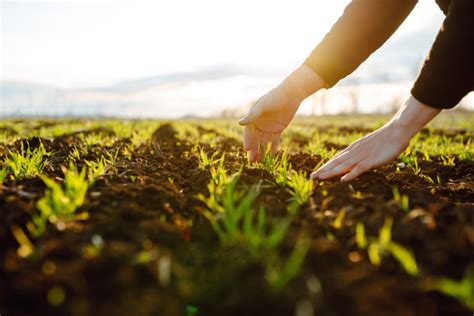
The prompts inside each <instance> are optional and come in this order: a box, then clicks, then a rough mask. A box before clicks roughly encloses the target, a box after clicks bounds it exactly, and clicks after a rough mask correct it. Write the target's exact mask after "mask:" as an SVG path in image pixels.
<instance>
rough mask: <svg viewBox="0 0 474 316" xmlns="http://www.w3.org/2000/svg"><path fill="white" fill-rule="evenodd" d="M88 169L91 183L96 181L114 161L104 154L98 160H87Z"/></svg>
mask: <svg viewBox="0 0 474 316" xmlns="http://www.w3.org/2000/svg"><path fill="white" fill-rule="evenodd" d="M85 163H86V165H87V167H88V171H87V178H88V179H89V181H90V184H92V183H94V182H95V181H96V180H97V178H98V177H100V176H102V175H104V174H105V173H106V172H107V170H108V169H109V168H110V166H111V165H112V162H111V161H110V160H108V159H106V158H105V157H104V156H102V157H100V158H99V159H97V160H96V161H87V160H86V161H85Z"/></svg>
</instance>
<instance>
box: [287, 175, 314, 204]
mask: <svg viewBox="0 0 474 316" xmlns="http://www.w3.org/2000/svg"><path fill="white" fill-rule="evenodd" d="M288 187H289V188H290V189H289V192H290V193H291V195H292V196H293V197H292V198H291V201H290V205H289V206H288V210H289V211H290V213H294V212H296V211H298V209H299V208H300V206H301V205H303V204H304V203H306V202H307V201H308V200H309V198H310V197H311V195H312V194H313V181H312V180H311V179H310V178H309V177H308V176H307V174H306V173H305V172H304V171H299V172H296V171H294V170H292V171H291V174H290V178H289V181H288Z"/></svg>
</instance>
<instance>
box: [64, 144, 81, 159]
mask: <svg viewBox="0 0 474 316" xmlns="http://www.w3.org/2000/svg"><path fill="white" fill-rule="evenodd" d="M67 160H68V161H72V162H77V161H79V160H81V151H80V150H79V149H78V148H77V147H74V149H73V150H71V151H70V152H69V155H68V156H67Z"/></svg>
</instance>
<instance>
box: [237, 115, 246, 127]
mask: <svg viewBox="0 0 474 316" xmlns="http://www.w3.org/2000/svg"><path fill="white" fill-rule="evenodd" d="M246 123H247V116H244V117H242V118H241V119H240V120H239V124H240V125H244V124H246Z"/></svg>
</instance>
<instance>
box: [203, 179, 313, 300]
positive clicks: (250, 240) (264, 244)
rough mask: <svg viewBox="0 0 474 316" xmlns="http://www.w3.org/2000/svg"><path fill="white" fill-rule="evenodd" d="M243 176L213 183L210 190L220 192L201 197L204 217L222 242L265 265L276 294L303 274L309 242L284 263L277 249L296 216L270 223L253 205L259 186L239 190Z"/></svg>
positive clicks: (296, 250)
mask: <svg viewBox="0 0 474 316" xmlns="http://www.w3.org/2000/svg"><path fill="white" fill-rule="evenodd" d="M239 176H240V172H239V173H236V174H234V175H232V176H231V177H229V179H230V180H228V181H226V182H219V183H218V184H216V182H215V181H214V180H211V182H210V183H209V188H212V189H214V188H216V187H219V188H220V189H219V190H214V191H211V190H210V192H209V193H210V196H209V197H205V196H203V195H200V196H199V197H198V198H200V199H201V200H202V201H203V202H205V203H206V205H207V207H208V208H209V210H208V211H204V215H205V216H206V218H207V219H208V220H209V222H210V223H211V225H212V227H213V229H214V231H215V232H216V234H217V236H218V237H219V240H220V241H221V243H223V244H226V245H236V244H238V245H241V246H243V247H244V248H246V249H247V250H248V251H249V253H250V255H251V256H252V258H254V259H255V260H259V261H261V262H262V263H263V264H264V266H265V268H266V271H267V273H266V275H267V280H268V282H269V283H270V285H271V286H272V288H273V289H274V290H275V291H279V290H281V289H282V288H283V287H284V286H285V285H286V284H287V283H288V282H289V281H290V280H291V279H292V278H293V277H295V276H296V275H297V273H298V272H299V270H300V268H301V266H302V264H303V261H304V258H305V256H306V253H307V251H308V249H309V242H307V241H304V242H303V241H300V242H297V244H296V246H295V248H294V250H293V252H292V254H291V255H290V257H289V259H288V260H287V261H286V263H284V264H282V263H281V260H280V257H279V254H278V251H277V249H278V247H279V246H280V244H281V242H282V241H283V239H284V238H285V236H286V233H287V231H288V228H289V226H290V224H291V221H292V218H293V215H291V214H289V215H287V216H286V217H284V218H283V219H279V220H274V221H270V220H269V219H268V218H267V216H266V213H265V210H264V209H263V207H260V208H259V209H258V211H256V210H255V208H254V207H253V203H254V201H255V199H256V198H257V196H258V191H259V190H258V188H256V187H252V188H250V190H248V191H239V190H237V188H236V186H237V182H238V179H239Z"/></svg>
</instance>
